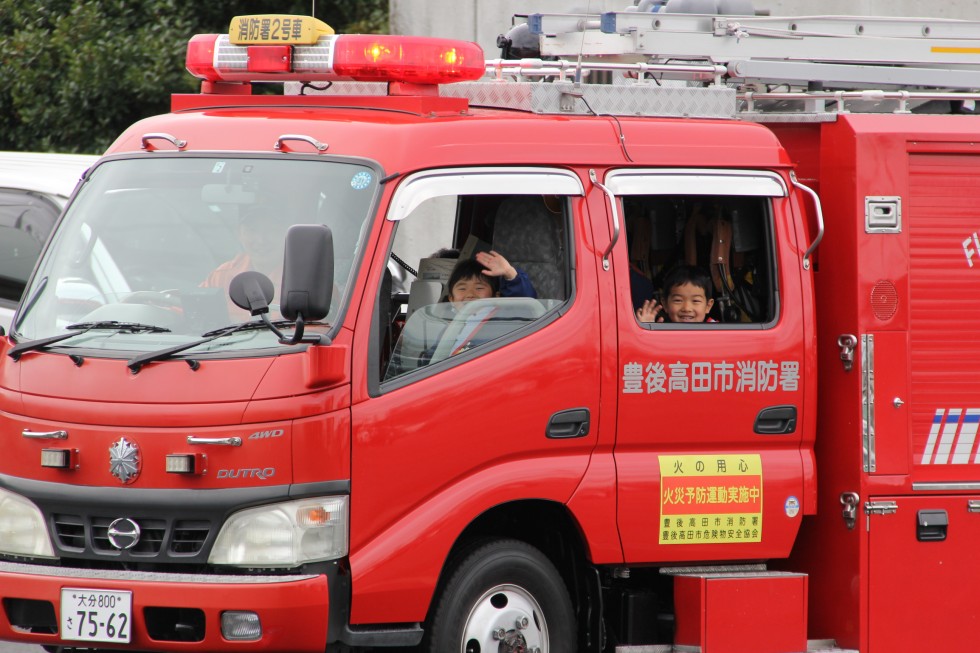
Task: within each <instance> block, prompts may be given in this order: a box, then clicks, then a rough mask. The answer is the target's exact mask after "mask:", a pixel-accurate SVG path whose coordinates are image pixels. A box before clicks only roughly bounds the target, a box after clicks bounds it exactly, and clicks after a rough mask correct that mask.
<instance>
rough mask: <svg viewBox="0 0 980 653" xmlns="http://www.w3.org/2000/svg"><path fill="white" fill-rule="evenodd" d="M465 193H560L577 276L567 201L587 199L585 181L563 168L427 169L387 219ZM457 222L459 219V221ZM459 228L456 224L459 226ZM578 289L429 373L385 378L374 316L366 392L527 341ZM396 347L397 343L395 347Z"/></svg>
mask: <svg viewBox="0 0 980 653" xmlns="http://www.w3.org/2000/svg"><path fill="white" fill-rule="evenodd" d="M464 195H483V196H490V195H498V196H519V195H533V196H541V195H558V196H561V197H562V198H563V200H564V205H565V207H566V209H565V216H564V217H563V219H564V220H565V221H566V224H565V227H566V234H565V238H566V240H567V243H566V246H567V250H566V251H567V252H568V266H569V270H568V272H569V273H570V274H571V276H572V277H573V278H574V269H575V257H574V251H575V250H574V242H575V238H574V236H573V231H574V220H573V219H572V215H571V210H572V207H571V206H570V204H569V202H568V201H567V199H568V198H569V197H584V196H585V186H584V184H583V183H582V180H581V178H580V177H579V176H578V175H577V174H576V173H575V172H573V171H571V170H568V169H565V168H548V167H531V166H505V167H463V168H445V169H437V170H423V171H420V172H416V173H413V174H411V175H409V176H407V177H406V178H405V180H404V181H402V183H401V184H399V186H398V188H396V189H395V192H394V194H393V195H392V199H391V202H390V203H389V205H388V211H387V214H386V215H385V219H386V220H387V221H390V222H396V223H397V222H400V221H401V220H403V219H405V218H406V217H407V216H408V215H410V214H411V213H412V211H414V210H415V209H416V208H418V207H419V206H421V205H422V204H423V203H424V202H426V201H428V200H431V199H435V198H439V197H460V196H464ZM457 220H458V218H457ZM457 226H458V224H457ZM396 232H397V225H396V229H394V230H392V233H391V237H390V238H389V241H388V243H387V244H386V247H385V249H384V251H385V257H384V263H385V264H387V261H388V260H390V258H391V254H392V248H393V247H394V244H395V240H396ZM381 285H382V284H379V287H378V288H377V289H376V290H375V292H374V293H373V295H374V302H373V303H374V310H373V311H372V314H376V313H377V311H379V310H380V308H379V307H380V302H381V301H388V300H387V299H386V298H382V297H381V296H380V293H381ZM574 298H575V291H574V285H573V287H572V288H571V289H570V292H569V295H568V298H567V299H566V301H565V302H564V303H563V304H562V305H561V306H559V307H557V308H555V309H552V310H550V311H548V312H547V313H545V315H544V316H543V317H541V318H540V319H538V320H536V321H535V322H533V323H531V324H529V325H527V326H526V327H522V328H520V329H518V330H516V331H515V332H514V333H513V334H509V335H508V336H506V337H503V338H500V339H499V342H497V341H495V342H493V343H490V344H489V345H488V346H486V347H479V348H476V349H474V350H472V351H471V352H466V353H463V354H460V355H458V356H455V357H453V358H452V359H446V360H443V361H439V362H436V363H433V364H432V365H431V367H430V366H426V368H425V369H420V370H413V371H412V372H409V373H406V374H403V375H400V376H397V377H394V378H392V379H388V380H383V379H382V374H381V372H380V369H379V367H380V360H381V351H380V341H381V334H380V333H379V331H378V329H379V326H378V320H377V319H376V317H375V315H372V317H371V320H370V324H371V331H370V340H369V345H368V365H369V374H368V393H369V395H370V396H379V395H380V394H382V393H387V392H390V391H392V390H397V389H398V388H402V387H405V386H407V385H411V384H414V383H415V382H417V381H419V380H421V379H424V378H428V377H431V376H432V375H434V374H437V373H439V372H442V371H444V370H446V369H448V368H451V367H455V366H457V365H459V364H463V363H466V362H467V361H470V360H472V359H474V358H478V357H482V356H483V355H485V354H486V353H488V352H490V351H494V350H496V349H498V348H499V347H501V346H503V345H504V344H507V343H509V342H512V341H514V340H516V339H519V338H523V337H525V336H526V335H527V334H528V333H530V332H532V331H536V330H538V329H540V328H543V327H544V326H546V325H548V324H550V323H551V322H553V321H554V320H556V319H557V318H558V317H559V316H560V315H561V313H562V312H563V311H564V310H566V307H567V306H568V305H569V304H570V303H571V302H573V301H574ZM392 346H394V343H392Z"/></svg>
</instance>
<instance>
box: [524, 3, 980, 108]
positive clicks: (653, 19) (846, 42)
mask: <svg viewBox="0 0 980 653" xmlns="http://www.w3.org/2000/svg"><path fill="white" fill-rule="evenodd" d="M528 27H529V30H530V32H531V33H532V34H536V35H538V37H539V40H540V44H541V55H542V56H543V57H565V58H573V59H575V58H581V59H583V60H596V59H598V60H604V61H621V62H637V61H657V62H670V61H675V62H676V61H679V60H680V61H684V62H685V63H688V62H690V61H707V62H710V63H712V64H715V65H721V66H724V67H725V68H726V77H727V78H728V80H730V81H735V82H741V83H762V84H790V85H795V86H806V85H807V84H808V83H810V82H812V81H819V82H822V83H823V85H824V86H825V87H826V88H839V89H854V88H862V89H867V88H875V89H896V88H897V89H906V90H908V89H950V90H980V22H976V21H965V20H953V19H926V18H883V17H864V16H861V17H858V16H802V17H758V16H715V15H704V14H680V13H662V12H656V13H646V12H642V13H641V12H607V13H603V14H531V15H530V16H529V17H528Z"/></svg>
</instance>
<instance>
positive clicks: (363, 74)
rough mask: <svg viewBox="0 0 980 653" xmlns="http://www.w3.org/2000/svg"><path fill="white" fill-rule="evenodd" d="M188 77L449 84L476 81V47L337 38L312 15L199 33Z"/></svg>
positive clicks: (480, 61) (242, 21)
mask: <svg viewBox="0 0 980 653" xmlns="http://www.w3.org/2000/svg"><path fill="white" fill-rule="evenodd" d="M186 63H187V70H188V72H190V73H191V74H192V75H194V76H195V77H198V78H200V79H203V80H205V81H206V82H211V83H214V82H285V81H301V82H315V81H359V82H401V83H407V84H418V85H434V84H447V83H451V82H459V81H469V80H476V79H479V78H481V77H482V76H483V75H484V72H485V70H486V66H485V63H484V58H483V49H482V48H481V47H480V46H479V45H477V44H476V43H471V42H469V41H457V40H453V39H440V38H432V37H425V36H394V35H372V34H340V35H338V34H334V31H333V29H332V28H331V27H330V26H329V25H327V24H326V23H323V22H322V21H319V20H317V19H315V18H312V17H309V16H281V15H275V16H266V15H263V16H238V17H236V18H235V19H233V20H232V22H231V29H230V30H229V33H228V34H199V35H197V36H195V37H193V38H192V39H191V40H190V43H189V44H188V47H187V60H186Z"/></svg>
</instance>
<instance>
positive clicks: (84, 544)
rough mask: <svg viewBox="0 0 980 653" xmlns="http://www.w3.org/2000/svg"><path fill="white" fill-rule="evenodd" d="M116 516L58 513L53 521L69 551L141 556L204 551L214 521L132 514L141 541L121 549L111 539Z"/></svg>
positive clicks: (58, 537)
mask: <svg viewBox="0 0 980 653" xmlns="http://www.w3.org/2000/svg"><path fill="white" fill-rule="evenodd" d="M115 520H116V517H115V516H112V517H107V516H101V515H77V514H75V515H73V514H60V513H59V514H54V515H52V522H53V527H54V533H55V538H56V541H57V543H58V548H60V549H61V550H62V551H65V552H68V553H92V554H95V555H96V556H100V557H101V556H112V557H114V558H118V557H120V556H125V557H132V558H138V559H153V558H170V557H188V556H194V555H197V554H198V553H200V552H201V551H202V550H203V549H204V545H205V543H206V542H207V540H208V536H209V534H210V532H211V524H210V522H208V521H206V520H191V519H173V520H171V519H160V518H132V520H133V521H134V522H136V524H138V525H139V528H140V538H139V542H137V543H136V545H135V546H133V547H132V548H129V549H126V550H125V551H120V550H119V549H117V548H116V547H115V546H113V545H112V543H111V542H110V541H109V526H110V525H111V524H112V522H113V521H115Z"/></svg>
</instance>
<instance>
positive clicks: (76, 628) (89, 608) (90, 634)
mask: <svg viewBox="0 0 980 653" xmlns="http://www.w3.org/2000/svg"><path fill="white" fill-rule="evenodd" d="M132 613H133V593H132V592H116V591H112V590H89V589H79V588H77V587H65V588H62V590H61V638H62V639H74V640H80V641H83V642H114V643H117V644H128V643H129V640H130V637H131V634H132V621H133V620H132Z"/></svg>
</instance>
